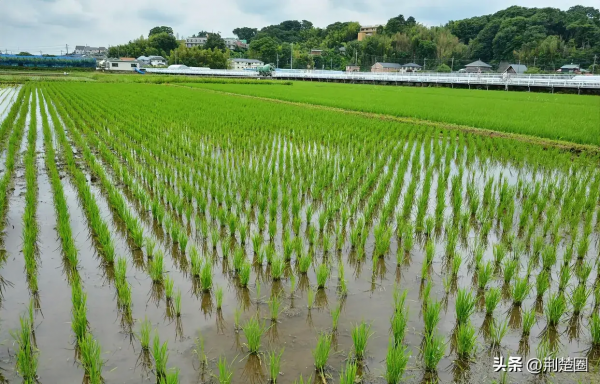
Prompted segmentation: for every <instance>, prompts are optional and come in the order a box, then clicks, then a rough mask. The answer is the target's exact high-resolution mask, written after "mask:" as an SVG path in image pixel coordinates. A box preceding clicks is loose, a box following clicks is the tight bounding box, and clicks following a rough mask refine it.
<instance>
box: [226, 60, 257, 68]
mask: <svg viewBox="0 0 600 384" xmlns="http://www.w3.org/2000/svg"><path fill="white" fill-rule="evenodd" d="M229 64H230V67H231V69H237V70H244V69H256V68H258V67H262V66H263V65H265V63H263V62H262V61H260V60H256V59H229Z"/></svg>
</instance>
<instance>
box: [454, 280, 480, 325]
mask: <svg viewBox="0 0 600 384" xmlns="http://www.w3.org/2000/svg"><path fill="white" fill-rule="evenodd" d="M475 302H476V298H475V295H473V293H472V292H471V291H467V290H466V289H465V288H461V289H459V290H458V294H457V296H456V322H457V323H458V325H461V324H465V323H466V322H467V321H468V320H469V318H470V317H471V316H472V315H473V313H475Z"/></svg>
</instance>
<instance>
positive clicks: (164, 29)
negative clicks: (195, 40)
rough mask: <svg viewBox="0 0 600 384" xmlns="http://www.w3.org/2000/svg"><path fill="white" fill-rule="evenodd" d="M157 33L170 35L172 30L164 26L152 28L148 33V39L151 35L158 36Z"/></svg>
mask: <svg viewBox="0 0 600 384" xmlns="http://www.w3.org/2000/svg"><path fill="white" fill-rule="evenodd" d="M159 33H166V34H169V35H172V34H173V28H171V27H166V26H164V25H163V26H162V27H154V28H152V29H151V30H150V32H149V33H148V37H150V36H152V35H158V34H159Z"/></svg>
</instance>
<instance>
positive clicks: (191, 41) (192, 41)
mask: <svg viewBox="0 0 600 384" xmlns="http://www.w3.org/2000/svg"><path fill="white" fill-rule="evenodd" d="M206 39H207V38H206V37H188V38H187V39H185V46H186V47H188V48H192V47H201V46H203V45H204V44H205V43H206Z"/></svg>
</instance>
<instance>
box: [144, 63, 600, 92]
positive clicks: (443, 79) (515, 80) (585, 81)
mask: <svg viewBox="0 0 600 384" xmlns="http://www.w3.org/2000/svg"><path fill="white" fill-rule="evenodd" d="M146 72H149V73H157V74H169V75H203V76H227V77H258V73H257V72H255V71H239V70H226V69H208V70H207V69H165V68H149V69H147V70H146ZM273 78H283V79H291V80H293V79H298V80H316V81H329V80H331V81H344V82H355V81H359V82H365V81H367V82H368V81H373V82H381V81H384V82H392V83H393V82H396V83H424V84H425V83H427V84H431V83H433V84H462V85H474V86H478V85H483V86H490V85H492V86H504V87H509V86H522V87H548V88H575V89H600V78H599V77H598V76H589V78H586V76H575V75H517V74H512V75H508V76H506V75H503V74H497V73H458V72H453V73H435V72H432V73H429V72H423V73H419V72H413V73H373V72H342V73H340V72H339V71H302V70H298V71H275V72H273Z"/></svg>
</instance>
